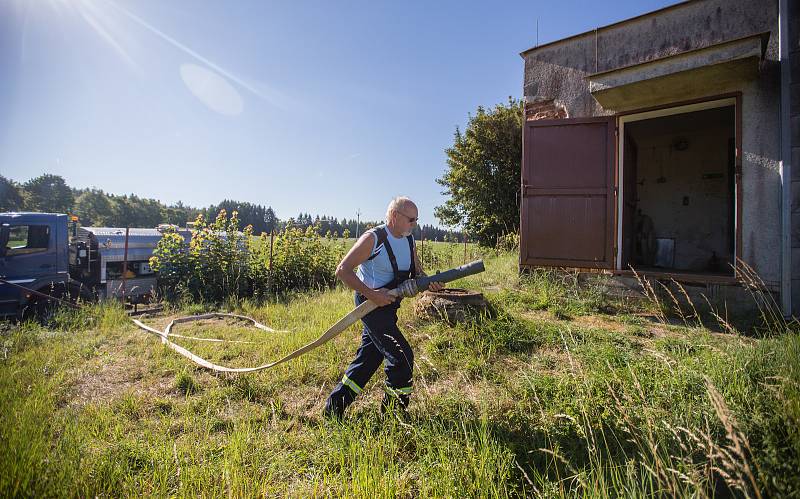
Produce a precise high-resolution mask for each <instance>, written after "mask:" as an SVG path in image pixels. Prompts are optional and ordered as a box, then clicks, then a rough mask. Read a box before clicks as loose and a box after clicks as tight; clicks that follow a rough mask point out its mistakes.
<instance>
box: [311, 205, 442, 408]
mask: <svg viewBox="0 0 800 499" xmlns="http://www.w3.org/2000/svg"><path fill="white" fill-rule="evenodd" d="M418 220H419V212H418V210H417V206H416V205H415V204H414V202H413V201H411V200H410V199H409V198H407V197H396V198H394V199H392V201H391V202H390V203H389V206H388V207H387V209H386V224H384V225H379V226H378V227H375V228H373V229H370V230H368V231H367V232H365V233H364V234H363V235H362V236H361V237H360V238H359V239H358V241H357V242H356V244H355V245H354V246H353V247H352V248H351V249H350V251H349V252H348V253H347V255H345V257H344V259H342V261H341V262H340V263H339V266H338V267H337V268H336V277H338V278H339V279H340V280H341V281H342V282H343V283H344V284H345V285H347V286H348V287H349V288H351V289H353V290H355V292H356V293H355V302H356V306H358V305H360V304H361V303H363V302H364V301H366V300H370V301H372V302H373V303H376V304H377V305H378V308H376V309H375V310H373V311H372V312H370V313H369V314H367V315H366V316H364V318H363V319H361V321H362V322H363V323H364V329H363V331H362V333H361V346H360V347H359V348H358V352H357V353H356V358H355V359H354V360H353V361H352V362H351V363H350V366H349V367H348V368H347V370H346V371H345V374H344V376H343V377H342V380H341V382H339V384H338V385H336V388H334V390H333V392H331V394H330V396H329V397H328V401H327V402H326V404H325V410H324V414H325V415H326V416H328V417H333V418H341V417H342V416H343V415H344V411H345V409H346V408H347V406H349V405H350V404H352V403H353V401H354V400H355V399H356V397H357V396H358V395H359V394H360V393H361V392H362V391H363V390H364V386H365V385H366V384H367V382H368V381H369V379H370V378H371V377H372V375H373V374H375V371H377V370H378V367H380V365H381V362H383V363H384V371H385V372H386V384H385V385H384V391H385V392H386V394H385V395H384V397H383V403H382V404H381V411H382V412H383V411H386V410H387V409H388V408H390V407H392V406H394V407H399V408H400V409H401V410H405V409H406V408H407V407H408V403H409V399H410V397H411V389H412V385H413V370H414V352H413V351H412V350H411V346H410V345H409V344H408V341H407V340H406V338H405V337H404V336H403V333H402V332H401V331H400V329H399V328H398V327H397V310H398V309H399V308H400V301H401V298H396V297H394V296H392V295H390V294H389V290H391V289H393V288H396V287H397V286H399V285H400V284H401V283H402V282H403V281H405V280H407V279H413V278H415V277H418V276H424V275H426V274H425V273H424V272H423V271H422V262H421V261H420V260H419V256H418V255H417V249H416V245H415V244H414V236H412V235H411V231H412V230H413V229H414V227H415V226H416V225H417V221H418ZM356 267H358V270H357V271H354V269H355V268H356ZM429 289H430V290H431V291H438V290H440V289H442V284H441V283H439V282H434V283H431V285H430V288H429Z"/></svg>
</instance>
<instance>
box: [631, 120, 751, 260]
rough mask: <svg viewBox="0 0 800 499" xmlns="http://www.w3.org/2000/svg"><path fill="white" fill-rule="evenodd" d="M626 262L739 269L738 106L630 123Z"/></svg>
mask: <svg viewBox="0 0 800 499" xmlns="http://www.w3.org/2000/svg"><path fill="white" fill-rule="evenodd" d="M624 133H625V137H624V151H623V155H624V156H623V178H622V182H623V194H622V198H623V220H622V224H623V247H622V263H623V268H628V267H629V266H632V267H633V268H635V269H637V270H639V269H641V270H648V269H653V270H663V271H672V272H690V273H701V274H716V275H732V274H733V266H732V264H733V262H734V255H735V246H734V244H735V240H736V238H735V206H736V204H735V143H736V142H735V134H736V127H735V108H734V107H733V106H728V107H721V108H714V109H708V110H703V111H695V112H691V113H683V114H675V115H671V116H664V117H658V118H652V119H647V120H641V121H632V122H629V123H626V124H625V127H624Z"/></svg>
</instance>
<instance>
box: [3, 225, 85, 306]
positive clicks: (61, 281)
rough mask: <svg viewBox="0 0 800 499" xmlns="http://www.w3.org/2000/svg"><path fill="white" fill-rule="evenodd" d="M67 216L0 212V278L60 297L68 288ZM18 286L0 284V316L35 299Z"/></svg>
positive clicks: (35, 298)
mask: <svg viewBox="0 0 800 499" xmlns="http://www.w3.org/2000/svg"><path fill="white" fill-rule="evenodd" d="M67 222H68V217H67V215H63V214H56V213H0V279H3V280H5V281H8V282H9V283H11V284H18V285H19V286H23V287H25V288H28V289H32V290H36V291H41V292H43V293H46V294H49V295H52V296H56V297H60V296H64V295H65V294H66V293H68V292H69V291H68V290H69V286H70V277H69V261H68V252H67V247H68V244H69V242H68V233H67ZM37 298H38V297H37V296H36V295H35V294H33V293H30V292H28V291H26V290H23V289H21V288H19V287H16V286H13V285H10V284H6V283H0V317H2V316H11V315H16V314H17V313H18V312H19V311H20V310H21V309H23V308H25V307H26V306H28V305H30V304H32V303H34V302H36V301H37Z"/></svg>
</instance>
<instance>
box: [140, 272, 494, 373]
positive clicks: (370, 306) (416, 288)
mask: <svg viewBox="0 0 800 499" xmlns="http://www.w3.org/2000/svg"><path fill="white" fill-rule="evenodd" d="M484 270H486V269H485V267H484V266H483V260H476V261H474V262H470V263H468V264H466V265H462V266H460V267H457V268H454V269H450V270H447V271H445V272H439V273H436V274H434V275H431V276H425V277H418V278H417V279H409V280H407V281H405V282H403V283H402V284H401V285H400V286H398V287H396V288H395V289H393V290H391V291H389V294H390V295H392V296H396V297H401V298H410V297H412V296H416V295H417V294H418V293H420V292H422V291H426V290H427V289H428V286H430V283H432V282H441V283H448V282H452V281H455V280H456V279H461V278H462V277H466V276H469V275H473V274H478V273H480V272H483V271H484ZM376 308H378V305H376V304H375V303H373V302H372V301H369V300H367V301H365V302H364V303H362V304H361V305H359V306H357V307H356V308H354V309H353V310H352V311H351V312H350V313H349V314H347V315H345V316H344V317H342V318H341V319H339V321H337V322H336V324H334V325H333V326H331V327H330V328H329V329H328V330H327V331H325V332H324V333H323V334H322V336H320V337H319V338H317V339H316V340H314V341H312V342H311V343H309V344H307V345H305V346H303V347H300V348H298V349H297V350H295V351H294V352H292V353H290V354H288V355H286V356H285V357H283V358H281V359H278V360H276V361H274V362H270V363H269V364H264V365H261V366H258V367H239V368H232V367H225V366H220V365H217V364H214V363H212V362H209V361H207V360H206V359H203V358H202V357H199V356H197V355H195V354H193V353H192V352H190V351H189V350H187V349H186V348H184V347H182V346H180V345H176V344H175V343H173V342H171V341H170V340H169V337H170V336H173V337H180V336H179V335H176V334H173V333H171V330H172V326H173V325H174V324H178V323H182V322H190V321H193V320H201V319H208V318H210V317H213V316H233V317H237V318H240V319H246V320H250V321H252V322H253V323H254V325H255V326H256V327H257V328H259V329H263V330H266V331H270V332H275V330H274V329H270V328H268V327H267V326H264V325H263V324H260V323H258V322H256V321H255V320H253V319H250V318H249V317H243V316H235V315H232V314H205V315H197V316H191V317H182V318H179V319H175V320H173V321H172V322H170V323H169V325H168V326H167V327H166V329H165V330H164V331H159V330H157V329H154V328H152V327H150V326H147V325H145V324H143V323H142V322H140V321H138V320H136V319H133V322H134V323H135V324H136V325H137V326H139V327H140V328H142V329H144V330H145V331H148V332H150V333H153V334H155V335H157V336H159V337H160V338H161V342H162V343H163V344H165V345H167V346H168V347H170V348H171V349H172V350H174V351H176V352H178V353H179V354H181V355H183V356H184V357H186V358H187V359H189V360H191V361H192V362H195V363H196V364H198V365H200V366H202V367H205V368H207V369H211V370H212V371H217V372H228V373H248V372H254V371H261V370H264V369H269V368H271V367H275V366H277V365H279V364H283V363H284V362H287V361H289V360H292V359H294V358H297V357H299V356H301V355H303V354H305V353H308V352H310V351H311V350H314V349H315V348H317V347H319V346H322V345H324V344H325V343H327V342H329V341H330V340H332V339H333V338H335V337H337V336H338V335H339V334H341V333H342V332H344V331H345V330H346V329H347V328H348V327H350V326H351V325H353V324H354V323H356V322H358V321H359V320H361V318H362V317H364V316H365V315H367V314H368V313H370V312H372V311H373V310H375V309H376ZM193 339H199V338H193ZM207 341H215V340H207ZM216 341H219V340H216Z"/></svg>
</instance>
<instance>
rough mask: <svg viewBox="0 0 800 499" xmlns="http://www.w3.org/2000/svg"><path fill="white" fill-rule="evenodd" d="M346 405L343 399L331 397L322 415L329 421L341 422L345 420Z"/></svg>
mask: <svg viewBox="0 0 800 499" xmlns="http://www.w3.org/2000/svg"><path fill="white" fill-rule="evenodd" d="M345 408H346V404H345V401H344V398H343V397H337V396H335V395H333V394H332V395H331V396H330V397H328V401H327V402H325V408H324V409H323V410H322V415H323V416H324V417H325V418H327V419H332V420H336V421H341V420H342V419H343V418H344V410H345Z"/></svg>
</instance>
